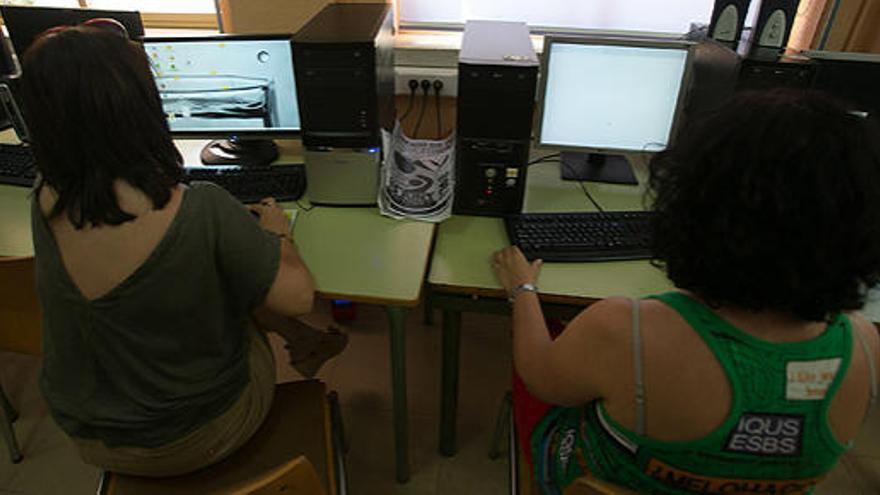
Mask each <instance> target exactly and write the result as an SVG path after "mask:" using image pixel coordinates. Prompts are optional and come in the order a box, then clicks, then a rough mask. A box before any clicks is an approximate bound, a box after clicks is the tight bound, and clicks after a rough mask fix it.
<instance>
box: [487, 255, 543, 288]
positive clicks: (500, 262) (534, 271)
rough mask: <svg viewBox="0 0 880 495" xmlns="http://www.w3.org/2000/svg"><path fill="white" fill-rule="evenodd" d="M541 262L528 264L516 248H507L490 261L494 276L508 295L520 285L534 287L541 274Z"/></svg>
mask: <svg viewBox="0 0 880 495" xmlns="http://www.w3.org/2000/svg"><path fill="white" fill-rule="evenodd" d="M542 263H543V261H541V260H535V261H532V262H531V263H529V261H528V260H526V257H525V256H523V254H522V251H520V250H519V248H518V247H516V246H509V247H506V248H504V249H502V250H501V251H498V252H497V253H495V255H494V256H493V259H492V268H493V269H494V270H495V276H497V277H498V281H499V282H501V285H502V286H503V287H504V290H505V291H507V293H508V294H509V293H510V291H511V290H513V288H514V287H517V286H520V285H522V284H532V285H535V284H536V283H537V281H538V274H539V273H540V272H541V264H542Z"/></svg>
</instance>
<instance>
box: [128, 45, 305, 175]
mask: <svg viewBox="0 0 880 495" xmlns="http://www.w3.org/2000/svg"><path fill="white" fill-rule="evenodd" d="M144 49H145V50H146V53H147V56H148V57H149V59H150V64H151V66H152V70H153V76H154V77H155V80H156V86H157V87H158V89H159V96H160V97H161V98H162V106H163V109H164V110H165V115H166V117H167V118H168V125H169V127H170V128H171V132H172V133H173V134H174V135H176V136H178V137H217V138H220V139H222V138H226V139H231V142H226V145H228V146H232V148H235V149H232V148H228V146H227V148H228V149H225V150H224V149H218V150H217V151H218V156H217V161H212V160H211V158H210V156H207V157H206V155H205V154H203V155H202V158H203V161H205V162H206V163H237V162H240V161H246V162H251V163H254V162H259V163H266V162H268V161H271V159H273V158H274V156H275V155H276V154H277V153H276V151H275V149H274V146H270V144H271V142H269V141H265V140H262V141H259V140H257V139H256V138H271V137H275V136H279V135H296V134H299V132H300V129H301V126H300V117H299V108H298V106H297V98H296V83H295V79H294V70H293V51H292V45H291V41H290V36H289V35H227V36H223V35H221V36H209V37H198V38H190V37H175V38H147V39H145V40H144ZM245 148H250V150H251V152H252V153H251V154H250V155H248V153H247V152H248V150H247V149H245ZM233 152H240V153H242V154H241V156H232V155H233ZM224 153H225V154H228V155H230V156H229V157H228V159H223V156H222V155H223V154H224ZM254 153H256V155H254ZM267 153H268V154H267Z"/></svg>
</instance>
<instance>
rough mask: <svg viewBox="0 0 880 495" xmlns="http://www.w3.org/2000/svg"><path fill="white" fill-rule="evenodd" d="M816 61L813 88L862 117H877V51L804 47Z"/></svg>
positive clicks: (879, 67) (879, 115) (879, 75)
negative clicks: (847, 50)
mask: <svg viewBox="0 0 880 495" xmlns="http://www.w3.org/2000/svg"><path fill="white" fill-rule="evenodd" d="M804 55H806V56H808V57H809V58H810V60H812V61H813V62H814V63H815V64H816V73H815V76H814V77H813V84H812V87H813V89H817V90H820V91H824V92H825V93H828V94H830V95H832V96H834V97H835V98H838V99H840V100H841V101H843V102H844V104H846V105H848V106H849V107H850V108H849V109H850V111H852V112H856V113H859V114H861V115H863V116H864V117H866V118H871V119H878V118H880V91H878V87H880V55H876V54H870V53H851V52H828V51H805V52H804Z"/></svg>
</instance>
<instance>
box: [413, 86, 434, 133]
mask: <svg viewBox="0 0 880 495" xmlns="http://www.w3.org/2000/svg"><path fill="white" fill-rule="evenodd" d="M421 87H422V91H423V92H424V95H423V96H422V109H421V110H420V111H419V120H417V121H416V128H415V130H413V134H412V137H413V139H418V138H419V127H421V126H422V121H423V120H424V119H425V110H426V109H427V107H428V92H429V91H430V90H431V81H429V80H427V79H422V83H421Z"/></svg>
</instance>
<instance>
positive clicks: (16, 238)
mask: <svg viewBox="0 0 880 495" xmlns="http://www.w3.org/2000/svg"><path fill="white" fill-rule="evenodd" d="M4 137H6V138H7V140H8V139H9V137H8V136H7V135H5V134H3V133H0V140H2V139H3V138H4ZM177 144H178V147H179V149H180V150H181V153H182V154H183V155H184V157H185V160H186V163H198V153H199V150H200V149H201V147H202V145H203V144H204V141H180V142H178V143H177ZM280 145H281V161H290V162H298V161H301V159H300V158H299V153H300V151H299V146H298V144H297V143H296V142H282V143H280ZM29 193H30V191H29V190H28V189H26V188H21V187H13V186H0V256H30V255H32V254H33V244H32V242H31V228H30V210H29V205H30V203H29V196H28V195H29ZM282 207H283V208H297V206H296V205H295V204H294V203H283V204H282ZM294 237H295V238H296V243H297V246H298V247H299V250H300V254H301V255H302V257H303V259H304V261H305V263H306V265H308V267H309V269H310V270H311V272H312V274H313V276H314V279H315V287H316V292H317V295H318V296H319V297H324V298H342V299H349V300H352V301H356V302H363V303H369V304H380V305H383V306H385V307H386V310H387V314H388V320H389V326H390V345H391V360H392V362H391V375H392V387H393V402H394V404H393V407H394V413H393V414H394V416H393V417H394V435H395V448H396V463H397V464H396V465H397V472H396V476H397V480H398V481H399V482H401V483H402V482H405V481H407V480H408V479H409V464H408V459H409V454H408V450H409V449H408V445H409V442H408V440H409V438H408V418H409V416H408V412H407V397H406V393H407V392H406V354H405V351H406V346H405V333H404V332H405V328H404V321H405V318H404V317H405V315H406V310H407V308H410V307H413V306H416V305H418V303H419V301H420V299H421V291H422V287H423V281H424V277H425V272H426V271H427V266H428V261H429V255H430V251H431V243H432V241H433V237H434V225H433V224H428V223H421V222H410V221H397V220H392V219H389V218H385V217H382V216H380V215H379V213H378V210H377V209H376V208H350V207H339V208H331V207H315V208H313V209H311V210H309V211H304V210H303V211H300V213H299V214H298V216H297V219H296V224H295V226H294Z"/></svg>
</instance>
